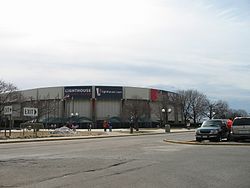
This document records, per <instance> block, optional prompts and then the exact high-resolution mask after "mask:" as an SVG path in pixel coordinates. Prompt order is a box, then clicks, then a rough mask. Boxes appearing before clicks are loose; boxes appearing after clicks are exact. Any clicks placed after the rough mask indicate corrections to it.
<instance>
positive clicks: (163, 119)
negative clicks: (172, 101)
mask: <svg viewBox="0 0 250 188" xmlns="http://www.w3.org/2000/svg"><path fill="white" fill-rule="evenodd" d="M161 112H162V123H163V125H164V126H165V124H166V115H165V113H166V110H165V108H162V109H161Z"/></svg>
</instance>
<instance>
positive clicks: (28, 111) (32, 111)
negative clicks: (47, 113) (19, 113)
mask: <svg viewBox="0 0 250 188" xmlns="http://www.w3.org/2000/svg"><path fill="white" fill-rule="evenodd" d="M23 115H24V116H38V108H27V107H25V108H23Z"/></svg>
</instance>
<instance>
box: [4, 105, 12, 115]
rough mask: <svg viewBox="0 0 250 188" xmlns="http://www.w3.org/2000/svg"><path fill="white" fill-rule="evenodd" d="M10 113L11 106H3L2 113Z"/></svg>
mask: <svg viewBox="0 0 250 188" xmlns="http://www.w3.org/2000/svg"><path fill="white" fill-rule="evenodd" d="M11 114H12V106H5V107H4V115H11Z"/></svg>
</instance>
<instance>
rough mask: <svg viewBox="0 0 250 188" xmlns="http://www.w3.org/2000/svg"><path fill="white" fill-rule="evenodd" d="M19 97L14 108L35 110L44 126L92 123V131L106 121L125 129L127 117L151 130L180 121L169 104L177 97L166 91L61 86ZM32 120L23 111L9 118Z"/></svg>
mask: <svg viewBox="0 0 250 188" xmlns="http://www.w3.org/2000/svg"><path fill="white" fill-rule="evenodd" d="M20 93H21V96H22V102H21V103H20V104H19V107H17V106H18V104H17V105H16V108H20V109H21V108H24V107H30V108H36V109H38V116H37V117H36V118H37V120H38V121H40V122H43V123H45V124H46V125H48V126H49V125H51V124H57V125H58V126H59V125H62V124H65V123H66V122H68V121H75V122H76V123H78V124H79V125H80V127H81V128H85V127H86V124H88V123H92V124H93V128H101V127H102V122H103V121H104V120H109V121H111V122H112V123H113V127H114V128H116V127H117V128H118V127H128V124H129V122H130V120H131V117H136V120H137V121H138V123H139V124H140V126H143V127H155V126H156V125H159V124H160V123H162V122H163V121H166V122H172V123H179V122H181V121H182V113H181V110H180V108H179V107H178V105H177V104H175V103H174V100H173V98H174V97H175V96H176V95H177V94H176V93H173V92H170V91H164V90H158V89H152V88H140V87H121V86H65V87H48V88H36V89H30V90H23V91H20ZM20 105H21V106H20ZM14 108H15V107H14ZM162 109H164V110H162ZM165 109H166V110H165ZM32 118H34V117H26V116H24V115H23V110H19V112H18V110H16V114H13V120H16V121H28V120H31V119H32Z"/></svg>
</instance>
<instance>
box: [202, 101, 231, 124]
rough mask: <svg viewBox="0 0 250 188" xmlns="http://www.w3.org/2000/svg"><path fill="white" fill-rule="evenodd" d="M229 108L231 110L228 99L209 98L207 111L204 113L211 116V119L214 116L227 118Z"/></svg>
mask: <svg viewBox="0 0 250 188" xmlns="http://www.w3.org/2000/svg"><path fill="white" fill-rule="evenodd" d="M228 110H229V108H228V103H227V102H226V101H222V100H218V101H210V100H208V103H207V111H206V112H205V113H204V116H205V117H209V119H212V118H219V119H224V118H226V114H227V113H228Z"/></svg>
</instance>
